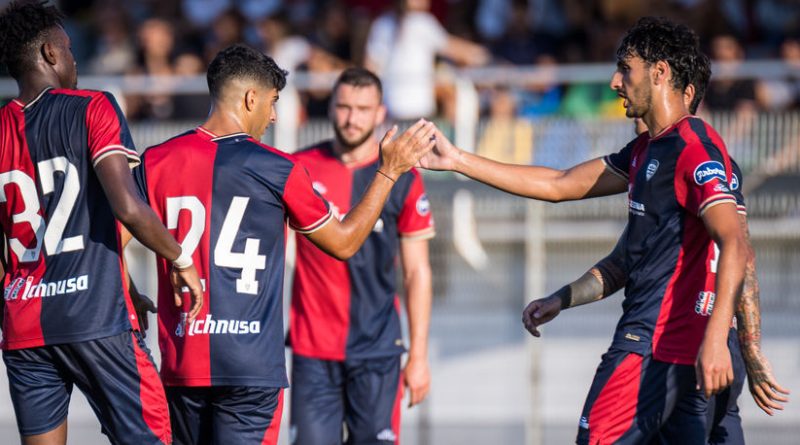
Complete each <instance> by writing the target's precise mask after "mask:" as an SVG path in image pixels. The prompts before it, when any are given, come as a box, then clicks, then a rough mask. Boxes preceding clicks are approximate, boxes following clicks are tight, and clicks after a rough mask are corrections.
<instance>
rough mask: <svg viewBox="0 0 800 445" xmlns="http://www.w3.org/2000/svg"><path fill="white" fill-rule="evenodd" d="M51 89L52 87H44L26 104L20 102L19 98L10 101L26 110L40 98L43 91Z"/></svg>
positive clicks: (43, 93)
mask: <svg viewBox="0 0 800 445" xmlns="http://www.w3.org/2000/svg"><path fill="white" fill-rule="evenodd" d="M52 89H53V87H45V88H44V89H43V90H42V91H41V92H40V93H39V94H38V95H36V97H34V98H33V100H32V101H30V102H28V103H27V104H24V103H22V101H20V100H19V99H12V100H11V102H13V103H14V104H16V105H18V106H19V107H20V108H22V110H23V111H24V110H27V109H29V108H30V107H32V106H33V104H35V103H36V102H38V101H39V99H41V98H42V96H44V95H45V93H47V92H48V91H50V90H52Z"/></svg>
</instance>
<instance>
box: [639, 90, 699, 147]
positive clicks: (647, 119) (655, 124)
mask: <svg viewBox="0 0 800 445" xmlns="http://www.w3.org/2000/svg"><path fill="white" fill-rule="evenodd" d="M688 115H689V111H687V110H686V105H685V104H684V102H683V96H679V95H670V96H669V97H667V98H665V100H662V101H659V105H658V106H653V107H651V112H650V113H648V114H647V115H645V116H642V120H643V121H644V123H645V125H647V129H648V130H649V131H650V137H656V136H658V135H660V134H661V133H662V132H663V131H664V130H666V129H667V128H669V127H671V126H672V125H674V124H675V123H676V122H678V121H679V120H681V119H683V118H684V117H686V116H688Z"/></svg>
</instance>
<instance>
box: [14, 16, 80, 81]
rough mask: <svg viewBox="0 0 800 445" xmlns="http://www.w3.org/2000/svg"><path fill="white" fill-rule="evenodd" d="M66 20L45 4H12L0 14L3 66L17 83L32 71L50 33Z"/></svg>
mask: <svg viewBox="0 0 800 445" xmlns="http://www.w3.org/2000/svg"><path fill="white" fill-rule="evenodd" d="M63 18H64V16H62V15H61V13H60V12H59V11H58V9H56V7H55V6H53V5H49V4H48V2H46V1H41V0H22V1H14V2H11V4H10V5H8V7H6V8H5V9H4V10H3V12H2V13H0V63H2V64H4V65H5V66H6V68H7V69H8V73H9V74H11V76H12V77H14V78H15V79H19V77H20V75H22V73H24V72H25V71H26V70H28V69H29V68H30V67H31V66H32V64H33V63H34V61H35V60H36V56H37V52H38V51H39V47H41V45H42V43H44V39H45V37H46V35H47V31H49V30H50V29H52V28H54V27H56V26H61V24H62V20H63Z"/></svg>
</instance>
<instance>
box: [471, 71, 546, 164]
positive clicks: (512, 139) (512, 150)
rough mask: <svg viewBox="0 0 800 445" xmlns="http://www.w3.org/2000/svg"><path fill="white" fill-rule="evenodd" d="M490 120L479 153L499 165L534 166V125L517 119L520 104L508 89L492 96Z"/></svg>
mask: <svg viewBox="0 0 800 445" xmlns="http://www.w3.org/2000/svg"><path fill="white" fill-rule="evenodd" d="M492 96H493V98H492V104H491V108H490V110H489V120H488V122H487V123H486V128H485V129H484V131H483V134H481V137H480V139H479V140H478V150H477V153H478V154H479V155H481V156H486V157H487V158H489V159H494V160H495V161H500V162H508V163H512V164H521V165H526V164H530V163H531V161H532V157H533V123H532V122H531V121H529V120H526V119H519V118H517V110H516V100H515V98H514V96H513V93H512V92H511V91H510V90H509V89H508V88H505V87H499V88H497V89H496V90H495V91H494V92H493V94H492Z"/></svg>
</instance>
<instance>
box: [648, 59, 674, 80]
mask: <svg viewBox="0 0 800 445" xmlns="http://www.w3.org/2000/svg"><path fill="white" fill-rule="evenodd" d="M651 72H652V73H653V82H654V83H655V84H656V85H660V84H662V83H664V82H666V81H667V79H668V78H669V76H670V74H672V70H670V67H669V64H668V63H667V62H665V61H663V60H659V61H658V62H656V63H655V64H653V69H652V71H651Z"/></svg>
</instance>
